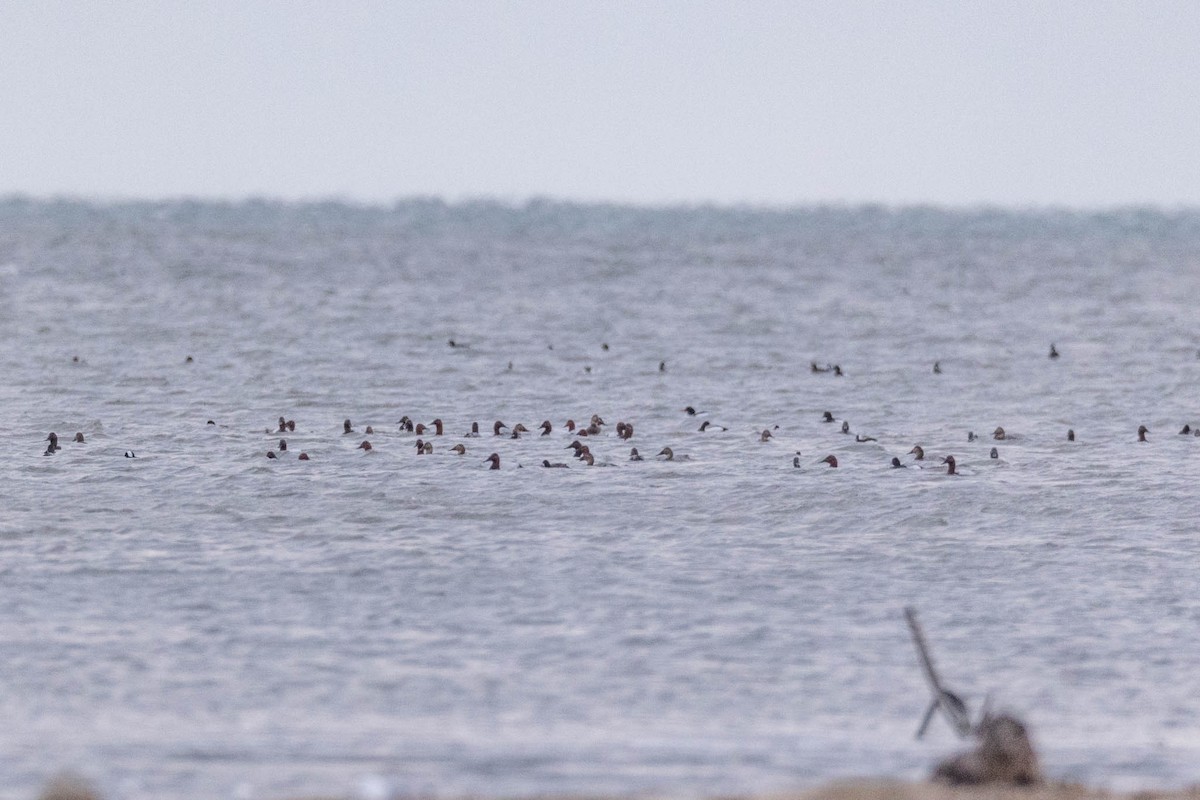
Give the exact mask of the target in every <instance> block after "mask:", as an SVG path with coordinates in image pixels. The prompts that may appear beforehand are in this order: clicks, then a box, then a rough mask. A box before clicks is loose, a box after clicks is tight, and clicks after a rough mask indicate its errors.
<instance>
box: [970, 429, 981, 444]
mask: <svg viewBox="0 0 1200 800" xmlns="http://www.w3.org/2000/svg"><path fill="white" fill-rule="evenodd" d="M978 438H979V437H978V436H976V435H975V431H967V441H968V442H973V441H975V440H976V439H978Z"/></svg>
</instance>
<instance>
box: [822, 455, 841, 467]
mask: <svg viewBox="0 0 1200 800" xmlns="http://www.w3.org/2000/svg"><path fill="white" fill-rule="evenodd" d="M817 463H819V464H828V465H829V466H830V468H831V469H832V468H834V467H836V466H837V465H838V463H837V456H835V455H827V456H825V457H824V458H822V459H821V460H820V461H819V462H817Z"/></svg>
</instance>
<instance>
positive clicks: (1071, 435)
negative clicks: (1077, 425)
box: [1067, 428, 1075, 442]
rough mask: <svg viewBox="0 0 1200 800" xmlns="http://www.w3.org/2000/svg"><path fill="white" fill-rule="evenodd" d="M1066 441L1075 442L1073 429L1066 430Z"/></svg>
mask: <svg viewBox="0 0 1200 800" xmlns="http://www.w3.org/2000/svg"><path fill="white" fill-rule="evenodd" d="M1067 441H1068V442H1073V441H1075V429H1074V428H1067Z"/></svg>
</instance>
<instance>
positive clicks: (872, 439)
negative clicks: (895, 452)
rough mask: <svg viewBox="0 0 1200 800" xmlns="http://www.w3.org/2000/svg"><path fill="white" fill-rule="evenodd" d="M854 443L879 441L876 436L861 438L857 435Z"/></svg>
mask: <svg viewBox="0 0 1200 800" xmlns="http://www.w3.org/2000/svg"><path fill="white" fill-rule="evenodd" d="M854 441H856V442H878V441H879V440H878V439H876V438H875V437H874V436H859V435H858V434H855V435H854Z"/></svg>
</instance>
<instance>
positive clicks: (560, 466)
mask: <svg viewBox="0 0 1200 800" xmlns="http://www.w3.org/2000/svg"><path fill="white" fill-rule="evenodd" d="M542 466H543V467H546V468H548V469H570V467H568V466H567V465H566V464H551V463H550V459H548V458H544V459H542Z"/></svg>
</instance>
